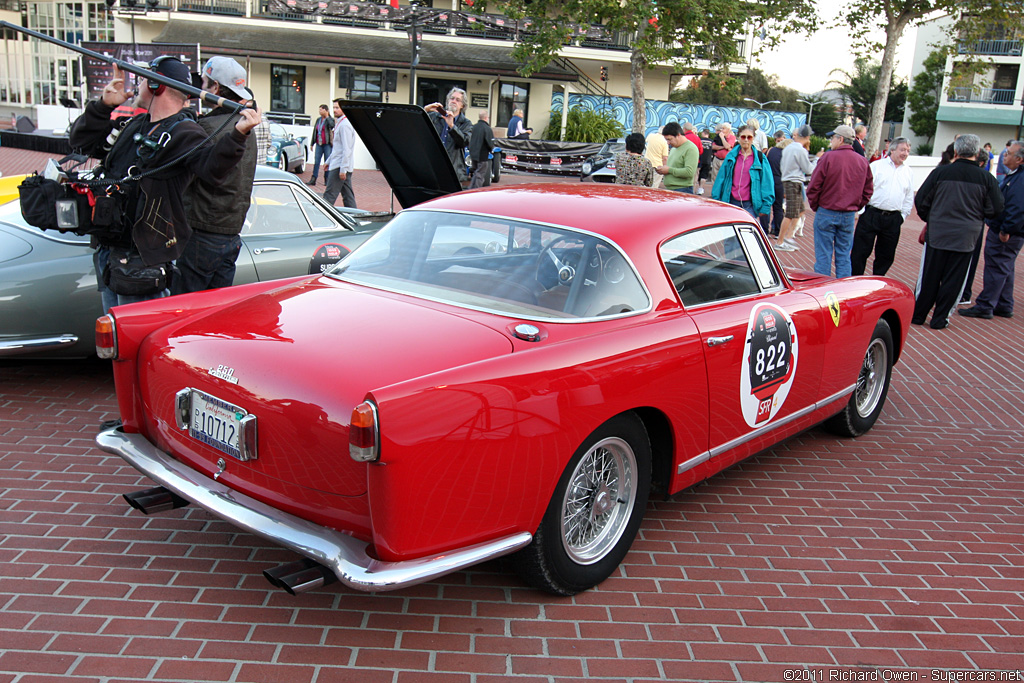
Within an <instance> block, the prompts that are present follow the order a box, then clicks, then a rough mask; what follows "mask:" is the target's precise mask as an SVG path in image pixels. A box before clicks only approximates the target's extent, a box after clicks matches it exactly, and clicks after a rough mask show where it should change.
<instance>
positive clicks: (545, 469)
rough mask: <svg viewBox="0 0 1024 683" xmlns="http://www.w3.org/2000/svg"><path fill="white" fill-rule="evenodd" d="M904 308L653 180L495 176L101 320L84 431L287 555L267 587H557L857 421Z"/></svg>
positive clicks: (877, 406)
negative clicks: (784, 264)
mask: <svg viewBox="0 0 1024 683" xmlns="http://www.w3.org/2000/svg"><path fill="white" fill-rule="evenodd" d="M912 308H913V296H912V294H911V292H910V291H909V290H908V289H907V287H905V286H904V285H902V284H900V283H898V282H895V281H892V280H887V279H885V278H878V277H857V278H847V279H844V280H835V279H832V278H827V277H821V276H817V275H814V274H810V273H802V272H801V273H792V272H791V273H788V274H787V273H786V272H784V271H783V269H782V268H781V267H780V265H779V263H778V262H777V261H776V259H775V256H774V254H773V252H772V250H771V248H770V247H769V245H768V244H767V242H766V240H765V238H764V235H763V233H762V232H761V230H760V228H759V227H758V226H757V225H756V223H754V222H752V221H751V219H750V217H749V215H748V214H747V213H746V212H744V211H742V210H740V209H738V208H736V207H732V206H728V205H724V204H721V203H718V202H714V201H710V200H705V199H702V198H699V197H695V196H690V195H683V194H677V193H673V192H668V191H664V190H651V189H646V188H635V187H626V186H608V185H600V186H594V185H575V186H574V185H571V184H560V185H520V186H514V187H509V188H504V189H489V190H479V191H471V192H460V193H455V194H450V195H448V196H445V197H441V198H439V199H434V200H433V201H430V202H427V203H422V204H419V205H417V206H415V207H414V208H411V209H406V210H405V211H403V212H401V213H399V214H398V216H396V217H395V219H394V220H392V221H391V222H390V223H389V224H388V225H387V226H386V227H385V228H383V229H382V230H381V231H380V232H379V233H378V234H377V235H375V236H374V237H373V238H371V239H370V240H369V241H367V242H366V243H365V244H364V245H363V246H361V247H360V248H359V249H357V250H355V251H354V252H353V253H352V254H350V255H349V256H348V257H346V258H345V259H344V260H342V261H341V262H340V263H339V264H337V265H336V266H335V267H334V268H333V269H332V270H329V271H328V272H327V273H325V274H324V275H321V276H308V277H304V278H298V279H292V280H287V281H284V280H282V281H276V282H262V283H254V284H251V285H243V286H239V287H232V288H229V289H219V290H213V291H208V292H200V293H197V294H192V295H187V296H180V297H171V298H167V299H161V300H157V301H152V302H146V303H142V304H134V305H131V306H123V307H118V308H115V309H113V310H112V312H111V314H110V315H109V316H106V317H104V318H101V319H100V320H99V321H98V322H97V348H98V351H99V352H100V355H101V356H106V357H110V358H113V359H114V362H113V368H114V376H115V381H116V387H117V397H118V405H119V410H120V414H121V421H120V423H119V424H116V425H111V426H108V427H107V428H105V429H104V430H103V431H101V433H100V434H99V436H98V437H97V441H98V443H99V445H100V447H101V448H103V449H104V450H107V451H109V452H111V453H116V454H118V455H120V456H121V457H123V458H124V459H125V460H126V461H128V462H129V463H131V464H132V465H133V466H135V467H136V468H137V469H139V470H140V471H141V472H143V473H145V474H146V475H148V476H149V477H150V478H152V479H153V480H155V481H156V482H157V483H158V484H159V486H157V487H155V488H152V489H147V490H145V491H140V492H136V493H132V494H128V495H127V496H126V498H127V499H128V500H129V502H130V503H131V504H132V505H133V506H135V507H137V508H138V509H140V510H142V511H144V512H147V513H148V512H155V511H159V510H163V509H169V508H172V507H177V506H180V505H185V504H188V503H189V502H192V503H195V504H197V505H199V506H201V507H203V508H205V509H207V510H209V511H210V512H212V513H213V514H215V515H217V516H219V517H222V518H223V519H225V520H227V521H229V522H231V523H233V524H235V525H236V526H238V527H241V528H243V529H247V530H249V531H251V532H253V533H255V534H257V535H259V536H262V537H264V538H267V539H270V540H272V541H274V542H276V543H279V544H281V545H283V546H286V547H288V548H291V549H293V550H294V551H296V552H297V553H298V554H299V555H301V556H303V558H304V559H302V560H299V561H297V562H294V563H289V564H287V565H284V566H283V567H278V568H275V569H272V570H268V571H267V572H265V573H266V575H267V577H268V578H269V579H270V580H271V582H272V583H274V584H275V585H278V586H280V587H282V588H285V589H287V590H289V591H290V592H297V591H302V590H307V589H309V588H313V587H317V586H320V585H323V584H325V583H327V582H330V581H333V580H334V579H335V578H337V579H339V580H341V581H342V582H344V583H345V584H347V585H348V586H351V587H353V588H356V589H359V590H367V591H382V590H390V589H395V588H401V587H403V586H408V585H412V584H415V583H419V582H423V581H428V580H430V579H432V578H434V577H437V576H439V575H442V574H445V573H448V572H452V571H455V570H458V569H459V568H462V567H466V566H469V565H472V564H474V563H478V562H481V561H484V560H487V559H490V558H493V557H497V556H501V555H506V554H511V553H514V556H513V558H512V559H513V563H514V565H515V566H516V568H517V569H518V571H519V572H520V573H521V575H522V576H523V578H524V579H525V580H526V581H527V582H529V583H530V584H531V585H533V586H535V587H537V588H540V589H543V590H547V591H550V592H552V593H556V594H562V595H570V594H573V593H576V592H578V591H581V590H585V589H587V588H589V587H591V586H594V585H596V584H598V583H600V582H601V581H602V580H604V579H605V578H606V577H608V576H609V575H610V574H611V573H612V572H613V571H614V570H615V569H616V567H617V566H618V564H619V563H620V562H621V560H622V559H623V557H624V556H625V554H626V552H627V551H628V550H629V548H630V545H631V544H632V542H633V539H634V537H635V536H636V534H637V530H638V528H639V526H640V524H641V521H642V518H643V514H644V510H645V507H646V504H647V499H648V495H649V494H650V493H651V492H652V491H656V492H658V493H661V494H673V493H675V492H677V491H680V490H682V489H684V488H686V487H688V486H691V485H692V484H694V483H695V482H698V481H700V480H702V479H705V478H707V477H709V476H711V475H713V474H715V473H716V472H718V471H720V470H722V469H724V468H726V467H729V466H730V465H732V464H734V463H736V462H738V461H740V460H742V459H744V458H746V457H748V456H750V455H751V454H753V453H756V452H759V451H762V450H764V449H766V448H769V447H771V446H772V445H773V444H776V443H778V442H780V441H782V440H784V439H786V438H788V437H790V436H792V435H794V434H796V433H798V432H800V431H802V430H805V429H807V428H809V427H811V426H814V425H816V424H818V423H821V422H823V421H824V422H825V423H826V424H827V425H828V426H829V427H830V428H832V429H833V430H834V431H836V432H837V433H839V434H842V435H846V436H856V435H858V434H861V433H863V432H864V431H866V430H868V429H870V428H871V426H872V425H873V424H874V422H875V420H876V419H877V418H878V415H879V413H880V412H881V410H882V407H883V405H884V403H885V397H886V392H887V390H888V388H889V382H890V376H891V371H892V366H893V363H894V362H895V361H896V360H897V359H898V358H899V354H900V351H901V349H902V347H903V344H904V343H905V341H906V337H907V329H908V323H909V319H910V315H911V310H912Z"/></svg>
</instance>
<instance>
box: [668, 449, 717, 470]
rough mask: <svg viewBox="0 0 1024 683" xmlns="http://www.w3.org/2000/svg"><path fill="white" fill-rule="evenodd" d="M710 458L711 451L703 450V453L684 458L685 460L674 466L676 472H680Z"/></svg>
mask: <svg viewBox="0 0 1024 683" xmlns="http://www.w3.org/2000/svg"><path fill="white" fill-rule="evenodd" d="M710 459H711V451H704V452H703V453H701V454H700V455H698V456H697V457H695V458H690V459H689V460H686V461H685V462H681V463H679V467H677V468H676V474H682V473H683V472H686V471H687V470H692V469H693V468H694V467H696V466H697V465H700V464H701V463H705V462H707V461H708V460H710Z"/></svg>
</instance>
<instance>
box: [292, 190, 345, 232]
mask: <svg viewBox="0 0 1024 683" xmlns="http://www.w3.org/2000/svg"><path fill="white" fill-rule="evenodd" d="M296 194H297V195H298V198H299V204H300V205H301V206H302V210H303V211H305V212H306V218H307V219H309V222H310V224H311V225H312V226H313V229H314V230H337V229H338V228H341V227H345V228H347V227H348V226H347V225H345V226H341V225H338V221H337V219H335V218H334V217H333V216H331V215H329V214H328V213H327V212H326V211H324V209H323V208H321V207H320V206H319V205H317V204H314V203H313V202H312V201H310V199H309V198H308V197H304V196H302V193H301V192H299V193H296Z"/></svg>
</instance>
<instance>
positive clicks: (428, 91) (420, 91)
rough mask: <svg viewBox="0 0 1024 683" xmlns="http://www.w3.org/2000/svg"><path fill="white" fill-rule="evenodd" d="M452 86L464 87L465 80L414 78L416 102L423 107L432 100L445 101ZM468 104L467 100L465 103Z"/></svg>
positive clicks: (442, 102)
mask: <svg viewBox="0 0 1024 683" xmlns="http://www.w3.org/2000/svg"><path fill="white" fill-rule="evenodd" d="M452 88H462V89H463V90H465V89H466V81H449V80H445V79H442V78H417V79H416V104H418V105H420V106H421V107H425V106H427V105H428V104H431V103H433V102H440V103H441V104H444V103H445V101H444V100H445V98H446V97H447V96H448V93H449V91H451V89H452ZM466 106H467V107H468V106H469V102H467V103H466Z"/></svg>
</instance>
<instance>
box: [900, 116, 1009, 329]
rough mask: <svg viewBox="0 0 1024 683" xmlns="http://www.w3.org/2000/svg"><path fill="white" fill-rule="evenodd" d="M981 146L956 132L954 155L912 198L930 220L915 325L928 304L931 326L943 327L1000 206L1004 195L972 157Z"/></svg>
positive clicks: (913, 321) (969, 135) (925, 314)
mask: <svg viewBox="0 0 1024 683" xmlns="http://www.w3.org/2000/svg"><path fill="white" fill-rule="evenodd" d="M980 148H981V140H980V139H979V138H978V136H977V135H971V134H967V135H961V136H959V137H958V138H957V139H956V141H955V142H954V143H953V151H954V152H955V153H956V160H955V161H954V162H953V163H951V164H947V165H945V166H938V167H936V168H935V170H933V171H932V172H931V173H930V174H929V175H928V177H927V178H926V179H925V181H924V184H922V185H921V188H920V189H919V190H918V191H917V196H916V197H915V199H914V206H916V207H917V215H918V216H920V217H921V219H922V220H923V221H925V222H926V223H927V224H928V230H927V235H926V237H925V252H924V259H922V261H921V273H920V275H919V276H918V280H917V292H916V299H917V301H916V303H915V304H914V315H913V317H912V318H911V320H910V322H911V323H912V324H914V325H923V324H924V319H925V317H926V316H927V315H928V312H929V311H931V310H932V307H934V308H935V310H934V312H933V313H932V319H931V323H930V325H931V328H932V329H933V330H941V329H944V328H945V327H947V326H948V325H949V315H950V314H951V313H952V312H953V309H954V308H955V307H956V304H957V301H958V299H959V298H960V292H961V291H963V288H964V281H965V280H966V279H967V269H968V268H969V267H970V265H971V253H972V252H973V251H974V244H975V242H976V241H977V239H978V235H980V234H981V230H982V228H983V227H984V222H985V219H992V218H996V217H997V216H999V215H1000V214H1001V213H1002V212H1003V195H1002V193H1001V192H1000V191H999V185H998V184H997V183H996V179H995V178H993V177H992V174H991V173H986V172H985V170H984V169H982V168H981V167H980V166H978V163H977V161H976V160H975V157H977V155H978V150H979V149H980Z"/></svg>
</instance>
